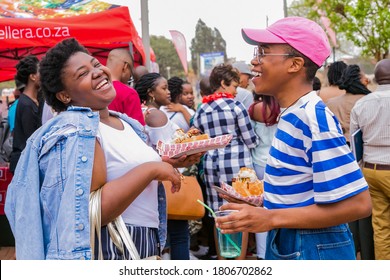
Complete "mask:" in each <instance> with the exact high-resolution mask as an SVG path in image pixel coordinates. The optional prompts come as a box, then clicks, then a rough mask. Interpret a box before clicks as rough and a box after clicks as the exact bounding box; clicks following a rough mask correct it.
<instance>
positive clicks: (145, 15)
mask: <svg viewBox="0 0 390 280" xmlns="http://www.w3.org/2000/svg"><path fill="white" fill-rule="evenodd" d="M140 1H141V26H142V43H143V45H144V52H145V67H146V68H147V69H148V70H149V71H150V70H151V67H150V37H149V9H148V0H140Z"/></svg>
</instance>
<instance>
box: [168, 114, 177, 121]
mask: <svg viewBox="0 0 390 280" xmlns="http://www.w3.org/2000/svg"><path fill="white" fill-rule="evenodd" d="M176 114H177V112H175V113H174V114H173V115H172V116H170V117H169V119H170V120H172V118H173V117H174V116H175V115H176Z"/></svg>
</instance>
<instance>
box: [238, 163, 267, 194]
mask: <svg viewBox="0 0 390 280" xmlns="http://www.w3.org/2000/svg"><path fill="white" fill-rule="evenodd" d="M232 186H233V189H234V190H235V191H236V192H237V193H239V194H240V195H242V196H244V197H247V196H259V195H261V194H262V193H263V192H264V185H263V181H261V180H259V179H258V178H257V176H256V172H255V171H254V170H253V169H252V168H248V167H242V168H241V169H240V171H239V172H238V174H237V176H236V177H235V178H233V183H232Z"/></svg>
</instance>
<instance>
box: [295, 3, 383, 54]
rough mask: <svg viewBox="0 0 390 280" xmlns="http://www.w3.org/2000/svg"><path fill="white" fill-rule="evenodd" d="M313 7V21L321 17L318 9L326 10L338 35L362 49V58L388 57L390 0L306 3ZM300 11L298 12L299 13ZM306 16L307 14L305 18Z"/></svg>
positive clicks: (311, 13)
mask: <svg viewBox="0 0 390 280" xmlns="http://www.w3.org/2000/svg"><path fill="white" fill-rule="evenodd" d="M295 2H300V3H301V4H303V5H304V6H306V7H311V11H310V12H309V14H308V15H307V16H308V17H309V18H311V19H313V20H317V21H318V20H319V18H320V16H319V14H318V12H317V9H316V7H318V8H319V9H320V10H322V11H324V12H325V13H326V15H327V17H328V18H329V19H330V21H331V27H332V28H333V30H334V31H335V32H336V34H337V35H338V34H341V35H342V36H345V38H346V39H347V40H350V41H352V42H353V43H354V44H355V46H357V47H360V48H361V50H362V54H361V55H362V56H365V57H373V58H375V60H376V61H379V60H381V59H383V58H387V57H388V55H389V47H390V0H375V1H367V0H323V1H321V2H320V3H318V1H317V0H302V1H295ZM295 11H296V10H295ZM303 16H304V15H303Z"/></svg>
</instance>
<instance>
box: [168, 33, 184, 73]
mask: <svg viewBox="0 0 390 280" xmlns="http://www.w3.org/2000/svg"><path fill="white" fill-rule="evenodd" d="M169 32H170V33H171V36H172V41H173V44H174V46H175V48H176V52H177V54H178V55H179V58H180V61H181V64H182V65H183V68H184V72H185V73H186V74H188V66H187V44H186V38H185V37H184V35H183V34H182V33H180V32H179V31H177V30H169Z"/></svg>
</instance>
